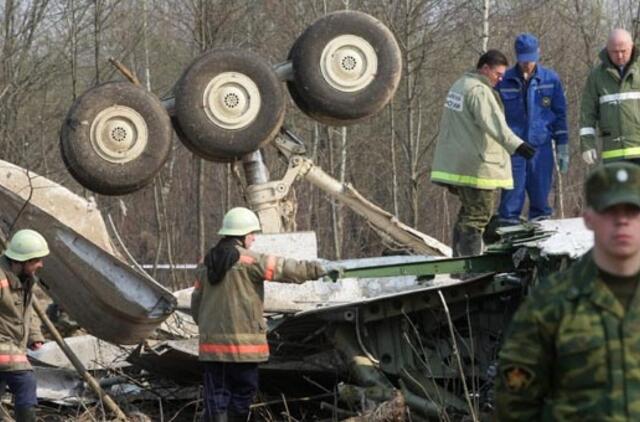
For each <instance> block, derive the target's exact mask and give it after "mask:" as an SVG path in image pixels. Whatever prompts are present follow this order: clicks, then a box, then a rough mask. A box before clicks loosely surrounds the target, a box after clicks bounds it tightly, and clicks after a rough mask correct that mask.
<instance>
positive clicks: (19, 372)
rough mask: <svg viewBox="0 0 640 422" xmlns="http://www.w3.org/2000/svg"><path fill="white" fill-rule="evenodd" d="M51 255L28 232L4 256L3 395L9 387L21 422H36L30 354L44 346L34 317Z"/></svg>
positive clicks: (0, 281)
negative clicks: (35, 288)
mask: <svg viewBox="0 0 640 422" xmlns="http://www.w3.org/2000/svg"><path fill="white" fill-rule="evenodd" d="M47 255H49V246H48V245H47V241H46V240H45V239H44V237H43V236H42V235H41V234H40V233H38V232H36V231H34V230H29V229H25V230H20V231H18V232H16V233H15V234H14V235H13V237H12V238H11V240H10V241H9V246H8V248H7V250H6V251H5V253H4V255H2V256H0V391H4V388H6V387H8V388H9V391H10V392H11V393H12V394H13V396H14V402H15V416H16V420H17V422H31V421H35V420H36V408H35V407H36V405H37V404H38V401H37V397H36V377H35V375H34V373H33V368H32V367H31V364H30V363H29V361H28V360H27V354H26V350H27V347H29V348H30V349H32V350H37V349H39V348H40V347H42V344H43V342H44V338H43V337H42V334H41V333H40V324H39V323H38V321H37V319H36V318H35V317H34V316H33V286H34V285H35V283H36V282H37V280H38V279H37V276H36V272H37V271H38V270H39V269H40V268H42V266H43V261H42V258H44V257H45V256H47Z"/></svg>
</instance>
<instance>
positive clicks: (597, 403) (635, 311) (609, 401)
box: [496, 252, 640, 421]
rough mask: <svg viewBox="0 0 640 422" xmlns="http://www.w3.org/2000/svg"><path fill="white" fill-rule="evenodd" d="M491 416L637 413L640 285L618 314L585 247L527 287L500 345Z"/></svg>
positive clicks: (633, 417)
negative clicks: (564, 265) (528, 290)
mask: <svg viewBox="0 0 640 422" xmlns="http://www.w3.org/2000/svg"><path fill="white" fill-rule="evenodd" d="M496 416H497V418H496V419H497V420H499V421H533V420H580V421H638V420H640V292H638V291H636V293H635V295H634V297H633V299H632V302H631V305H630V306H629V309H628V311H627V312H626V313H625V310H624V308H623V307H622V305H621V304H620V303H619V302H618V300H617V299H616V298H615V296H614V295H613V293H612V292H611V290H610V289H609V288H608V287H607V286H606V285H605V284H604V282H603V281H602V280H601V279H600V278H599V276H598V269H597V267H596V265H595V263H594V261H593V258H592V256H591V252H589V253H587V254H586V255H584V256H583V257H582V258H581V259H580V260H579V261H578V262H576V263H575V264H574V265H572V266H571V267H570V268H569V269H567V270H566V271H564V272H560V273H558V274H554V275H553V276H551V277H550V278H549V279H547V280H545V281H543V282H542V283H541V284H540V285H539V286H538V287H536V288H534V289H533V292H532V294H531V295H530V296H529V297H528V298H527V299H526V300H525V302H524V303H523V304H522V305H521V306H520V309H518V311H517V312H516V314H515V316H514V318H513V321H512V322H511V326H510V327H509V333H508V334H507V337H506V340H505V343H504V345H503V347H502V350H501V351H500V362H499V371H498V379H497V382H496Z"/></svg>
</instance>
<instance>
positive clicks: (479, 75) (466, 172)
mask: <svg viewBox="0 0 640 422" xmlns="http://www.w3.org/2000/svg"><path fill="white" fill-rule="evenodd" d="M508 65H509V62H508V61H507V58H506V57H505V55H504V54H502V53H501V52H500V51H498V50H489V51H487V52H486V53H484V54H483V55H482V56H480V59H479V60H478V64H477V66H476V70H475V71H473V72H468V73H466V74H465V75H464V76H462V78H460V79H458V80H457V81H456V82H455V83H454V84H453V86H452V87H451V89H450V90H449V93H448V94H447V99H446V101H445V103H444V112H443V114H442V120H441V122H440V133H439V134H438V141H437V144H436V152H435V156H434V161H433V166H432V171H431V181H432V182H434V183H437V184H441V185H445V186H447V188H448V189H449V191H450V192H452V193H453V194H455V195H457V196H458V198H459V199H460V203H461V204H460V211H459V212H458V218H457V220H456V222H455V225H454V228H453V255H454V256H468V255H478V254H480V253H482V233H483V232H484V230H485V228H486V226H487V224H488V223H489V219H490V218H491V215H492V214H493V210H494V206H495V197H496V191H497V190H498V189H512V188H513V178H512V174H511V154H513V153H518V154H521V155H523V156H524V157H525V158H531V157H533V155H534V153H535V149H534V148H533V147H531V146H530V145H529V144H527V143H526V142H524V141H523V140H522V139H520V138H518V136H516V135H515V134H514V133H513V131H511V129H510V128H509V126H508V125H507V122H506V120H505V117H504V109H503V106H502V101H501V100H500V96H499V94H498V93H497V92H496V91H495V90H494V89H493V87H494V86H495V85H496V84H497V83H498V82H500V80H502V76H503V75H504V72H505V71H506V68H507V66H508Z"/></svg>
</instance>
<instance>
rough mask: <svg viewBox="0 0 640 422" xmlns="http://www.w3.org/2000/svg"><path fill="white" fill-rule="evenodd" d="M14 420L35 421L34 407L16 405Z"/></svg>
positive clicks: (19, 421)
mask: <svg viewBox="0 0 640 422" xmlns="http://www.w3.org/2000/svg"><path fill="white" fill-rule="evenodd" d="M16 422H36V408H35V407H33V406H29V407H16Z"/></svg>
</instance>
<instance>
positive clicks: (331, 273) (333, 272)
mask: <svg viewBox="0 0 640 422" xmlns="http://www.w3.org/2000/svg"><path fill="white" fill-rule="evenodd" d="M322 269H323V270H324V273H325V276H324V278H323V279H324V280H325V281H333V282H334V283H335V282H336V281H338V279H339V278H340V277H342V275H343V274H344V267H343V266H342V265H340V264H338V263H337V262H332V261H327V262H323V263H322Z"/></svg>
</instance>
